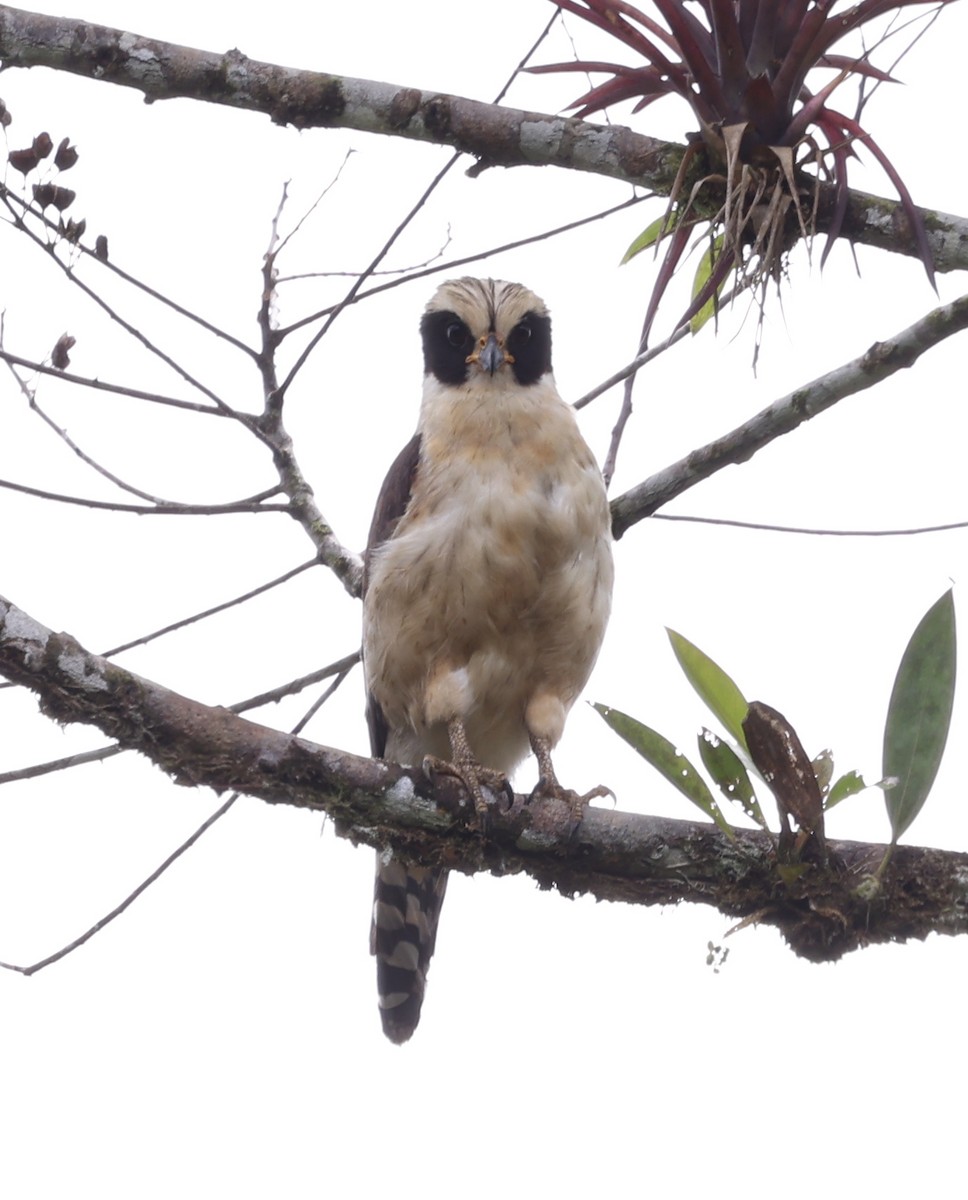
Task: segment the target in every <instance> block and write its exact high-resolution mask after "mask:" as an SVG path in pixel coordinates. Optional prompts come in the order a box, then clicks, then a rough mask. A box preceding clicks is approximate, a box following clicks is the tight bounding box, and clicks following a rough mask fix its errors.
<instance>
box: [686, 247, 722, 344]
mask: <svg viewBox="0 0 968 1200" xmlns="http://www.w3.org/2000/svg"><path fill="white" fill-rule="evenodd" d="M722 249H723V239H722V235H720V236H719V237H718V238H715V239H714V240H713V242H712V244H711V245H710V246H709V247H708V249H707V250H706V253H705V254H704V255H703V256H702V258H701V259H700V260H699V266H698V267H697V268H696V274H695V275H694V276H693V280H692V299H693V300H695V299H696V297H697V296H698V295H699V293H700V292H701V291H702V290H703V288H704V287H705V286H706V284H707V283H708V282H709V277H710V275H712V273H713V267H714V266H715V265H716V259H717V258H719V255H720V253H721V251H722ZM722 290H723V287H722V284H720V285H719V287H718V288H716V290H715V291H714V292H713V294H712V295H711V296H710V297H709V299H708V300H707V301H706V303H705V304H704V305H703V306H702V308H701V309H700V310H699V312H697V313H696V315H695V316H694V317H693V318H692V320H691V321H690V322H689V332H690V333H693V334H696V333H698V332H699V330H700V329H702V327H703V326H704V325H705V324H706V322H707V321H708V320H709V319H710V317H712V316H714V315H715V313H716V303H717V301H718V300H719V293H720V292H721V291H722Z"/></svg>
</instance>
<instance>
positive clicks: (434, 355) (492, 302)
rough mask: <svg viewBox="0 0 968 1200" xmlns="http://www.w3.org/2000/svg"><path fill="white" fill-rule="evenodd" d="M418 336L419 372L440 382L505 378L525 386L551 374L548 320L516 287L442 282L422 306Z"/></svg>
mask: <svg viewBox="0 0 968 1200" xmlns="http://www.w3.org/2000/svg"><path fill="white" fill-rule="evenodd" d="M420 333H421V337H422V338H423V349H424V371H425V372H426V374H427V375H428V376H429V375H432V376H434V378H436V379H437V380H438V381H439V382H440V383H442V384H446V385H449V386H459V385H461V384H464V383H468V382H472V381H474V380H475V379H481V378H482V377H485V378H487V377H489V378H495V379H498V378H502V377H505V376H507V375H508V374H510V375H512V376H513V378H514V380H515V382H517V383H518V384H519V385H521V386H524V387H530V386H531V385H532V384H534V383H537V382H538V380H539V379H541V378H543V377H544V376H545V375H547V374H549V373H550V371H551V318H550V317H549V316H548V310H547V308H545V305H544V302H543V301H542V300H540V299H539V298H538V297H537V296H536V295H535V294H534V292H530V291H528V289H527V288H526V287H522V286H521V284H519V283H505V282H504V280H500V279H471V278H464V279H450V280H448V281H447V282H446V283H443V284H441V286H440V287H439V288H438V289H437V291H436V292H435V293H434V296H433V299H432V300H431V301H430V303H429V304H428V305H427V309H426V311H425V312H424V315H423V319H422V320H421V322H420Z"/></svg>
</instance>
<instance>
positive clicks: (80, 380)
mask: <svg viewBox="0 0 968 1200" xmlns="http://www.w3.org/2000/svg"><path fill="white" fill-rule="evenodd" d="M0 361H2V362H5V363H10V364H11V365H12V366H15V367H25V368H26V369H27V370H28V371H36V372H37V374H39V375H52V376H53V377H54V378H55V379H62V380H63V381H64V382H65V383H72V384H75V385H76V386H77V387H85V388H93V389H94V390H95V391H99V392H110V393H111V394H112V395H116V396H127V397H129V398H130V399H132V400H148V401H150V402H151V403H152V404H167V405H169V406H170V407H171V408H184V409H188V411H189V412H196V413H204V414H205V415H207V416H210V417H228V416H230V415H231V414H230V413H227V412H225V411H224V410H223V409H221V408H214V407H213V406H211V405H209V404H198V403H196V402H194V401H192V400H176V399H175V398H174V397H173V396H163V395H160V394H159V393H158V392H142V391H139V390H138V389H137V388H133V387H128V386H127V385H126V384H120V383H107V382H105V380H103V379H88V378H87V377H86V376H84V375H74V374H72V373H71V372H70V371H61V370H59V369H58V368H57V367H53V366H51V365H50V364H49V363H39V362H34V361H33V360H32V359H29V358H21V357H20V355H19V354H10V353H8V352H7V351H6V350H0Z"/></svg>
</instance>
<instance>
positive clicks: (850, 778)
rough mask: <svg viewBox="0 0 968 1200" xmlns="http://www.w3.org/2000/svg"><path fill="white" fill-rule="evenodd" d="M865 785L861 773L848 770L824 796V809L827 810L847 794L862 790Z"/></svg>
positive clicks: (844, 798)
mask: <svg viewBox="0 0 968 1200" xmlns="http://www.w3.org/2000/svg"><path fill="white" fill-rule="evenodd" d="M866 787H867V784H866V783H865V781H864V777H863V775H861V774H860V772H859V771H848V772H847V773H846V775H841V777H840V778H839V779H838V780H837V782H836V783H834V784H833V785H832V786H831V788H830V791H829V792H828V793H827V795H826V796H825V797H824V802H823V806H824V810H825V811H827V810H829V809H831V808H833V807H834V805H835V804H839V803H840V802H841V800H846V799H847V798H848V796H856V795H857V793H858V792H862V791H863V790H864V789H865V788H866Z"/></svg>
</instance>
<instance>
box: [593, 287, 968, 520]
mask: <svg viewBox="0 0 968 1200" xmlns="http://www.w3.org/2000/svg"><path fill="white" fill-rule="evenodd" d="M965 328H968V295H966V296H961V297H959V299H957V300H954V301H952V302H951V303H950V304H943V305H941V306H940V307H938V308H936V309H934V310H933V311H932V312H930V313H928V314H927V316H924V317H922V318H921V319H920V320H919V321H916V322H915V323H914V324H913V325H911V326H910V327H909V328H908V329H904V330H902V331H901V332H900V333H898V334H896V335H895V336H894V337H892V338H890V339H888V340H887V341H884V342H875V343H874V345H873V346H871V348H870V349H869V350H868V351H867V352H866V353H865V354H862V355H861V356H860V357H859V358H855V359H854V360H853V361H852V362H849V363H847V364H845V365H844V366H842V367H837V368H836V369H835V370H833V371H830V372H829V373H828V374H826V375H822V376H820V377H819V378H818V379H815V380H814V381H813V382H812V383H808V384H805V385H804V386H802V387H799V388H797V389H796V391H794V392H790V393H789V395H787V396H784V397H782V398H781V399H779V400H775V401H774V402H773V403H772V404H771V405H769V406H768V407H767V408H764V409H763V410H762V411H761V412H759V413H757V414H756V416H754V417H751V418H750V419H749V420H748V421H744V422H743V424H742V425H740V426H738V427H737V428H736V429H734V430H732V431H731V432H730V433H727V434H724V435H723V436H722V437H720V438H717V439H716V440H715V441H714V442H709V443H708V444H707V445H705V446H700V447H699V448H698V449H697V450H693V451H692V452H691V453H689V454H687V455H686V457H685V458H683V459H680V461H679V462H677V463H673V464H672V465H671V466H669V467H666V468H665V469H664V470H662V471H659V472H658V473H657V474H655V475H653V476H652V477H651V478H650V479H647V480H645V481H644V482H643V483H640V484H638V485H637V486H636V487H634V488H631V489H630V490H629V491H627V492H626V493H625V494H624V495H622V496H619V497H618V498H617V499H615V500H613V501H612V531H613V533H614V535H615V537H616V538H619V537H621V536H622V534H623V533H625V531H626V530H627V529H629V528H631V526H632V525H635V524H636V523H637V522H639V521H642V520H644V519H645V518H646V517H649V516H651V515H652V514H653V513H654V512H656V511H657V510H658V509H660V508H661V507H662V506H663V505H664V504H668V502H669V501H670V500H672V499H673V498H674V497H676V496H678V495H681V494H682V493H683V492H684V491H686V490H687V489H688V488H691V487H693V486H694V485H695V484H697V483H699V482H700V481H701V480H703V479H708V478H709V476H710V475H714V474H715V473H716V472H717V471H720V470H722V468H723V467H725V466H729V465H730V464H734V463H742V462H746V460H747V459H749V458H751V457H752V456H753V455H754V454H755V453H756V452H757V451H758V450H760V449H762V447H763V446H766V445H768V444H769V443H770V442H772V441H773V440H774V439H776V438H778V437H781V436H782V435H783V434H785V433H790V432H791V431H792V430H794V429H796V428H797V427H798V426H799V425H802V424H803V422H804V421H809V420H810V418H811V417H815V416H816V415H817V414H818V413H821V412H824V411H826V410H827V409H828V408H831V407H832V406H833V405H834V404H836V403H837V402H838V401H839V400H843V399H844V398H845V397H846V396H853V395H854V394H855V393H857V392H861V391H864V390H865V389H866V388H869V387H873V386H874V384H876V383H880V382H881V381H882V380H884V379H887V378H888V377H889V376H891V375H893V374H895V372H897V371H900V370H902V369H903V368H904V367H910V366H911V365H912V364H913V363H915V362H916V361H917V360H918V359H919V358H920V357H921V355H922V354H923V353H924V352H925V351H926V350H930V349H931V348H932V347H933V346H936V345H938V344H939V343H940V342H942V341H944V340H945V339H946V338H949V337H951V335H952V334H955V333H958V332H959V331H960V330H962V329H965Z"/></svg>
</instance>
